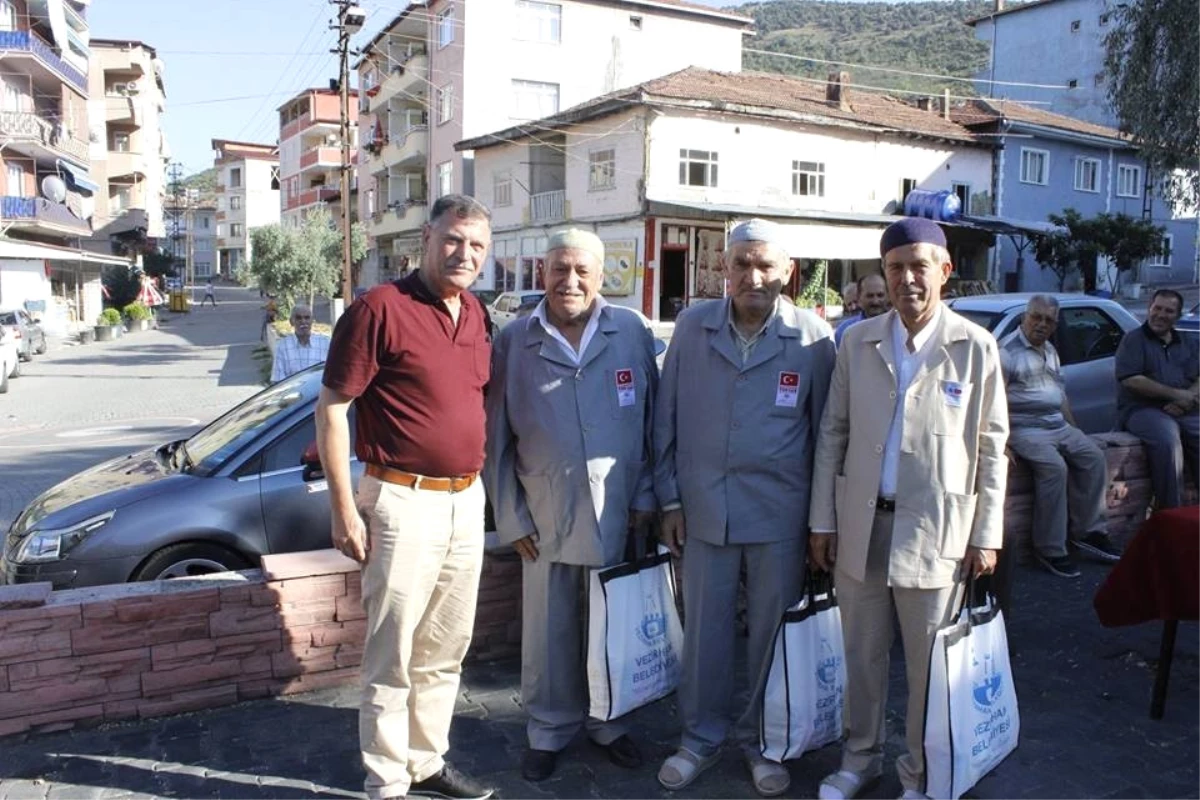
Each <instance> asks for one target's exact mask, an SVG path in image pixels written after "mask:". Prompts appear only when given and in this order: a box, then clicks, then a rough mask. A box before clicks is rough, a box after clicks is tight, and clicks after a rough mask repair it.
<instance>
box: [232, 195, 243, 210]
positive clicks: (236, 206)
mask: <svg viewBox="0 0 1200 800" xmlns="http://www.w3.org/2000/svg"><path fill="white" fill-rule="evenodd" d="M229 210H230V211H241V210H242V196H241V195H240V194H235V195H232V196H230V198H229Z"/></svg>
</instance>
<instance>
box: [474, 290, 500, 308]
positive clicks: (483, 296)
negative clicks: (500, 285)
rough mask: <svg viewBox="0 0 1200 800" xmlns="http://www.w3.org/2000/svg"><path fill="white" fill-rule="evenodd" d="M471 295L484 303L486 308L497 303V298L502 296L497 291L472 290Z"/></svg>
mask: <svg viewBox="0 0 1200 800" xmlns="http://www.w3.org/2000/svg"><path fill="white" fill-rule="evenodd" d="M471 294H473V295H475V296H476V297H478V298H479V302H481V303H483V304H484V305H485V306H490V305H491V304H492V303H494V302H496V298H497V297H499V296H500V293H499V292H497V291H496V290H495V289H472V290H471Z"/></svg>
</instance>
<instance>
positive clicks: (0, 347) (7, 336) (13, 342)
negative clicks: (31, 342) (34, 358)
mask: <svg viewBox="0 0 1200 800" xmlns="http://www.w3.org/2000/svg"><path fill="white" fill-rule="evenodd" d="M20 374H21V357H20V349H19V348H18V346H17V337H16V336H14V335H13V334H12V333H10V332H9V331H7V330H5V329H4V328H0V394H4V393H5V392H7V391H8V379H9V378H11V377H15V376H17V375H20Z"/></svg>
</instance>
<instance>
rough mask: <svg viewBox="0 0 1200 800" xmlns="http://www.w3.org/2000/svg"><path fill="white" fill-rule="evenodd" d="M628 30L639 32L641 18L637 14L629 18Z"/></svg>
mask: <svg viewBox="0 0 1200 800" xmlns="http://www.w3.org/2000/svg"><path fill="white" fill-rule="evenodd" d="M629 29H630V30H631V31H640V30H641V29H642V18H641V16H640V15H638V14H631V15H630V16H629Z"/></svg>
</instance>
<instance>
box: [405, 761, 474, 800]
mask: <svg viewBox="0 0 1200 800" xmlns="http://www.w3.org/2000/svg"><path fill="white" fill-rule="evenodd" d="M494 791H495V789H488V788H486V787H483V786H480V785H479V784H478V783H476V782H475V781H473V780H471V779H470V778H468V777H467V776H466V775H463V774H462V773H461V772H459V771H458V770H456V769H454V768H453V767H451V766H450V765H449V764H446V765H445V766H443V767H442V770H441V772H439V773H438V774H436V775H433V776H431V777H428V778H426V779H425V780H423V781H421V782H419V783H414V784H413V785H412V786H409V787H408V796H409V797H436V798H439V800H488V798H489V797H491V796H492V793H493V792H494Z"/></svg>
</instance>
